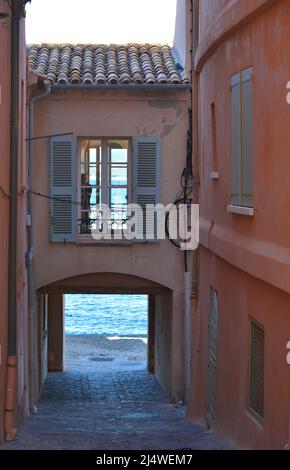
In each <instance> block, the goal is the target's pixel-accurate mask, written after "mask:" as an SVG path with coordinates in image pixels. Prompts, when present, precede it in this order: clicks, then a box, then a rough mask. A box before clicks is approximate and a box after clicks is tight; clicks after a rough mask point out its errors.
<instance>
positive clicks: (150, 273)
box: [33, 90, 188, 396]
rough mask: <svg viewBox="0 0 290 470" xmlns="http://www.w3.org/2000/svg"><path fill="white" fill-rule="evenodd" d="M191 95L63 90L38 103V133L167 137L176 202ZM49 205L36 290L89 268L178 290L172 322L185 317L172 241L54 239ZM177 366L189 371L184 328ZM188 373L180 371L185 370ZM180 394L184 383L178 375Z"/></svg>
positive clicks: (164, 183) (41, 220)
mask: <svg viewBox="0 0 290 470" xmlns="http://www.w3.org/2000/svg"><path fill="white" fill-rule="evenodd" d="M187 109H188V94H187V92H184V91H179V92H165V93H164V92H163V93H160V92H152V91H151V92H144V91H142V92H141V91H130V92H128V91H117V90H115V91H104V90H103V91H69V90H68V91H65V92H57V93H55V94H53V95H52V96H51V97H50V98H47V99H45V100H43V101H41V102H39V103H38V104H37V105H36V109H35V129H34V132H35V135H47V134H55V133H61V132H74V133H75V135H77V136H82V137H83V136H100V137H106V136H119V137H122V136H126V137H131V136H132V137H133V136H146V135H149V136H161V138H162V142H161V155H162V156H161V201H162V202H163V203H165V204H168V203H170V202H173V201H174V200H175V196H176V193H177V191H178V189H179V180H180V175H181V173H182V170H183V168H184V166H185V160H186V134H187V129H188V114H187ZM34 161H35V164H34V184H33V185H34V188H33V189H34V190H35V191H37V192H38V191H40V192H42V193H43V192H44V193H48V192H49V188H48V144H47V142H45V141H42V142H39V143H37V144H36V145H35V160H34ZM48 210H49V209H48V202H47V200H45V199H41V198H39V197H35V198H34V220H35V261H34V266H35V279H36V286H35V287H36V289H39V288H41V287H44V286H46V285H48V284H50V283H52V282H55V281H58V280H61V279H64V278H68V277H72V276H76V275H81V274H88V273H98V272H99V273H120V274H130V275H133V276H138V277H141V278H145V279H148V280H150V281H153V282H156V283H159V284H161V285H163V286H165V287H167V288H169V289H171V290H172V291H173V293H174V296H175V297H174V298H175V299H176V300H175V303H174V307H175V308H174V314H173V317H174V319H173V324H174V322H176V323H182V318H183V288H184V286H183V269H184V267H183V255H182V253H181V252H180V251H178V250H177V249H176V248H175V247H173V246H172V245H171V243H170V242H169V241H168V240H165V241H162V242H161V243H147V244H142V243H135V244H132V245H131V246H120V244H119V245H117V246H107V247H106V246H104V245H101V246H100V245H96V244H93V245H90V246H85V245H84V244H70V243H67V244H66V245H63V244H60V243H54V244H53V243H49V241H48V236H49V228H48ZM176 336H177V339H176V341H177V343H178V345H180V347H179V349H178V348H177V350H176V353H175V356H174V358H173V359H172V364H171V367H172V368H174V369H176V370H178V369H179V370H181V371H182V370H183V359H182V353H180V351H181V349H182V344H183V333H182V329H177V333H176ZM181 373H182V372H181ZM175 383H176V387H177V389H178V390H177V391H175V392H172V391H171V392H170V393H172V394H173V395H174V394H175V395H177V396H181V393H182V390H181V388H182V382H181V383H178V381H177V380H176V382H175Z"/></svg>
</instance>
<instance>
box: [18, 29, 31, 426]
mask: <svg viewBox="0 0 290 470" xmlns="http://www.w3.org/2000/svg"><path fill="white" fill-rule="evenodd" d="M19 70H20V80H19V153H18V220H17V224H18V225H17V232H18V235H17V299H18V305H17V348H18V350H17V354H18V399H17V403H18V410H19V421H20V422H22V421H23V419H24V418H25V416H26V414H27V413H28V407H29V403H28V382H29V377H28V356H29V354H28V308H27V306H28V284H27V271H26V262H25V254H26V251H27V228H26V214H27V191H26V188H27V158H26V157H27V156H26V149H27V146H26V140H25V139H26V129H27V124H26V39H25V21H24V20H22V21H21V23H20V60H19Z"/></svg>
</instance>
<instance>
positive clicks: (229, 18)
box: [191, 0, 290, 449]
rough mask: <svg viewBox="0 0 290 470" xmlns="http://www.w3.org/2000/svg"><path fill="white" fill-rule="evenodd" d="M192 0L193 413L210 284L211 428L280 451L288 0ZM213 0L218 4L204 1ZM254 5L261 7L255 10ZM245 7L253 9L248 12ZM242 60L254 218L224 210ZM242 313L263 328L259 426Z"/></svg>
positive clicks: (286, 390) (288, 390) (287, 275)
mask: <svg viewBox="0 0 290 470" xmlns="http://www.w3.org/2000/svg"><path fill="white" fill-rule="evenodd" d="M200 3H201V10H200V23H201V25H202V28H201V30H202V31H203V32H204V33H202V34H203V37H202V40H201V43H200V46H199V49H198V51H197V65H198V66H199V70H200V74H199V86H200V94H199V100H200V116H199V120H200V133H199V155H200V173H201V175H200V176H201V187H200V202H201V227H200V232H201V245H202V248H201V250H200V279H199V286H200V287H199V300H198V312H197V325H199V326H198V327H197V328H196V331H195V335H196V336H195V346H194V349H193V364H194V366H193V378H194V379H193V386H192V400H191V404H192V406H191V411H192V416H194V417H197V418H199V419H201V418H203V419H204V417H205V415H206V412H207V406H208V405H207V400H208V398H207V397H208V390H207V387H208V376H207V374H208V372H207V371H208V350H207V347H208V346H207V345H208V341H207V338H208V319H209V299H210V288H211V287H213V288H215V289H217V291H218V296H219V297H218V298H219V319H220V321H219V324H218V358H217V361H218V364H217V390H216V393H217V416H216V422H215V426H214V428H215V429H217V430H219V431H221V432H225V433H227V434H228V435H230V436H233V437H234V438H235V439H236V440H237V442H238V443H240V444H241V445H243V446H245V447H250V448H275V449H282V448H283V447H284V446H285V444H286V443H287V442H288V439H289V411H290V404H289V394H290V369H289V366H288V365H287V363H286V354H287V351H286V343H287V341H289V340H290V317H289V310H290V295H289V294H290V282H289V279H290V261H289V260H290V249H289V246H290V245H289V232H290V222H289V217H288V200H289V199H290V191H289V151H290V144H289V125H290V108H289V105H288V104H287V102H286V83H287V81H288V80H289V77H290V62H289V54H288V51H287V45H288V44H289V41H290V31H289V27H288V19H289V17H290V4H289V2H288V1H284V0H281V1H276V2H266V1H264V2H262V1H256V2H247V1H245V2H235V1H231V2H225V1H222V0H221V1H218V0H216V1H215V2H211V1H210V0H209V1H207V0H205V1H201V2H200ZM213 3H214V4H215V7H216V9H217V10H214V9H213V10H212V9H211V8H210V7H211V5H212V4H213ZM225 3H226V4H227V5H226V6H225ZM263 4H264V8H262V7H263ZM256 6H259V9H260V10H258V11H255V7H256ZM224 7H225V9H223V8H224ZM251 9H252V12H253V15H252V16H251V15H250V16H249V12H250V10H251ZM229 12H230V14H229ZM254 13H255V14H254ZM245 18H246V21H245ZM212 22H215V25H216V26H215V27H213V26H212ZM217 25H218V27H217ZM231 25H232V28H233V29H231ZM211 26H212V27H211ZM205 31H207V34H206V33H205ZM217 31H218V32H219V35H218V34H217ZM273 31H277V32H278V31H279V33H277V34H273ZM225 32H227V35H226V36H224V34H225ZM211 41H212V42H211ZM278 51H279V52H278ZM249 66H253V70H254V78H253V87H254V170H253V174H254V211H255V215H254V217H246V216H241V215H234V214H231V213H229V212H227V205H228V204H229V203H230V192H231V171H232V170H231V109H230V79H231V76H232V75H234V74H235V73H237V72H239V71H241V70H243V69H245V68H247V67H249ZM212 103H215V109H216V123H217V129H216V136H217V168H214V162H213V153H212V145H211V136H212V134H211V133H212V129H211V104H212ZM211 171H218V173H219V179H218V180H212V179H211V178H210V172H211ZM250 317H253V318H255V319H257V320H258V321H259V322H260V323H261V324H262V325H263V326H264V328H265V335H266V346H265V347H266V350H265V419H264V423H263V425H262V426H261V425H260V424H259V423H258V422H256V421H255V420H254V419H253V418H252V417H251V416H250V415H249V413H248V345H249V319H250ZM199 348H200V349H199Z"/></svg>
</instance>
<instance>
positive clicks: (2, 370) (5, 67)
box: [0, 0, 10, 441]
mask: <svg viewBox="0 0 290 470" xmlns="http://www.w3.org/2000/svg"><path fill="white" fill-rule="evenodd" d="M0 11H1V12H5V11H8V5H7V2H4V0H0ZM9 21H10V20H9V19H8V20H7V19H0V44H1V53H0V85H1V104H0V185H1V187H2V188H3V189H4V190H5V191H6V192H7V193H8V192H9V113H10V99H9V98H10V27H9ZM8 214H9V200H8V198H7V197H6V196H4V195H3V193H2V191H1V190H0V217H1V223H0V259H1V263H0V345H1V364H0V441H1V438H2V437H3V410H4V395H5V376H6V367H5V366H6V356H7V289H8V286H7V270H8V220H9V219H8Z"/></svg>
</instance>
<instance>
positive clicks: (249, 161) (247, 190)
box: [242, 67, 253, 207]
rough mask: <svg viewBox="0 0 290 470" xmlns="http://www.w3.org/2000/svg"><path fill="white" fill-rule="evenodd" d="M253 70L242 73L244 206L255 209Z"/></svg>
mask: <svg viewBox="0 0 290 470" xmlns="http://www.w3.org/2000/svg"><path fill="white" fill-rule="evenodd" d="M252 77H253V69H252V67H251V68H249V69H247V70H245V71H244V72H242V109H243V117H242V119H243V122H242V205H243V206H246V207H253V80H252Z"/></svg>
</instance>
